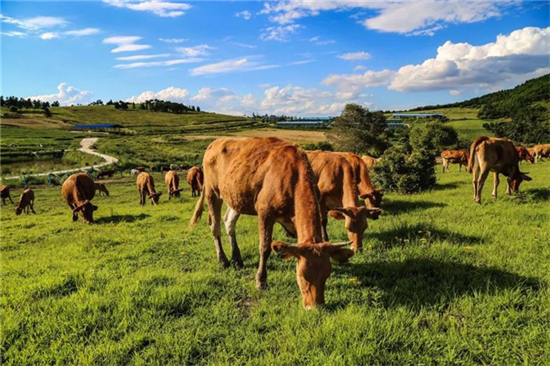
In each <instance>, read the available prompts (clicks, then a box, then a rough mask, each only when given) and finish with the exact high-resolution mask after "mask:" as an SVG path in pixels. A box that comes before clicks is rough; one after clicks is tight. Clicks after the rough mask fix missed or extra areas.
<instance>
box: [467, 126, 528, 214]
mask: <svg viewBox="0 0 550 366" xmlns="http://www.w3.org/2000/svg"><path fill="white" fill-rule="evenodd" d="M490 171H493V172H494V184H493V198H497V188H498V184H499V177H498V175H499V174H500V173H502V174H503V175H504V176H505V177H507V178H508V179H507V180H508V187H507V189H506V194H508V195H509V194H512V192H514V193H515V192H517V191H518V190H519V185H520V184H521V182H522V181H524V180H526V181H530V180H531V178H530V177H529V176H527V175H526V174H525V173H522V172H520V170H519V156H518V152H517V151H516V149H515V147H514V144H513V143H512V141H510V140H508V139H502V138H496V137H486V136H481V137H478V138H477V139H476V140H475V141H474V142H473V144H472V146H471V147H470V161H469V164H468V172H470V173H473V180H472V183H473V187H474V202H476V203H481V190H482V189H483V184H484V183H485V180H486V179H487V175H488V174H489V172H490Z"/></svg>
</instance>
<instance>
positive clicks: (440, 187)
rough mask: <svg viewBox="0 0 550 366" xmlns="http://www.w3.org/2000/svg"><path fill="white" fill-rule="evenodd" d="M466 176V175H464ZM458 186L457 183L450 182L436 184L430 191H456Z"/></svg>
mask: <svg viewBox="0 0 550 366" xmlns="http://www.w3.org/2000/svg"><path fill="white" fill-rule="evenodd" d="M465 176H466V174H465ZM459 186H460V184H459V183H457V182H450V183H443V184H441V183H437V184H436V185H435V187H434V188H432V191H445V190H447V189H456V188H458V187H459Z"/></svg>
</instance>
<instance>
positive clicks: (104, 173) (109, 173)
mask: <svg viewBox="0 0 550 366" xmlns="http://www.w3.org/2000/svg"><path fill="white" fill-rule="evenodd" d="M115 173H116V171H115V170H114V169H109V170H102V171H100V172H99V174H98V175H97V177H98V178H104V177H109V178H112V177H113V176H114V175H115Z"/></svg>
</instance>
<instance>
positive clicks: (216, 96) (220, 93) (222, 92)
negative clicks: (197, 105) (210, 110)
mask: <svg viewBox="0 0 550 366" xmlns="http://www.w3.org/2000/svg"><path fill="white" fill-rule="evenodd" d="M236 99H239V96H237V94H235V93H234V92H233V91H231V90H229V89H227V88H219V89H216V88H208V87H206V88H202V89H200V90H199V92H198V93H197V94H196V95H195V96H193V97H192V98H191V100H194V101H198V102H205V101H209V102H211V103H214V104H216V105H221V104H225V103H228V102H231V101H233V100H236Z"/></svg>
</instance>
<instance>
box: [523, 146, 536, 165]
mask: <svg viewBox="0 0 550 366" xmlns="http://www.w3.org/2000/svg"><path fill="white" fill-rule="evenodd" d="M525 160H527V161H528V162H529V163H531V164H533V163H534V162H535V157H534V156H533V155H531V154H530V153H529V151H528V150H527V149H525Z"/></svg>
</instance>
